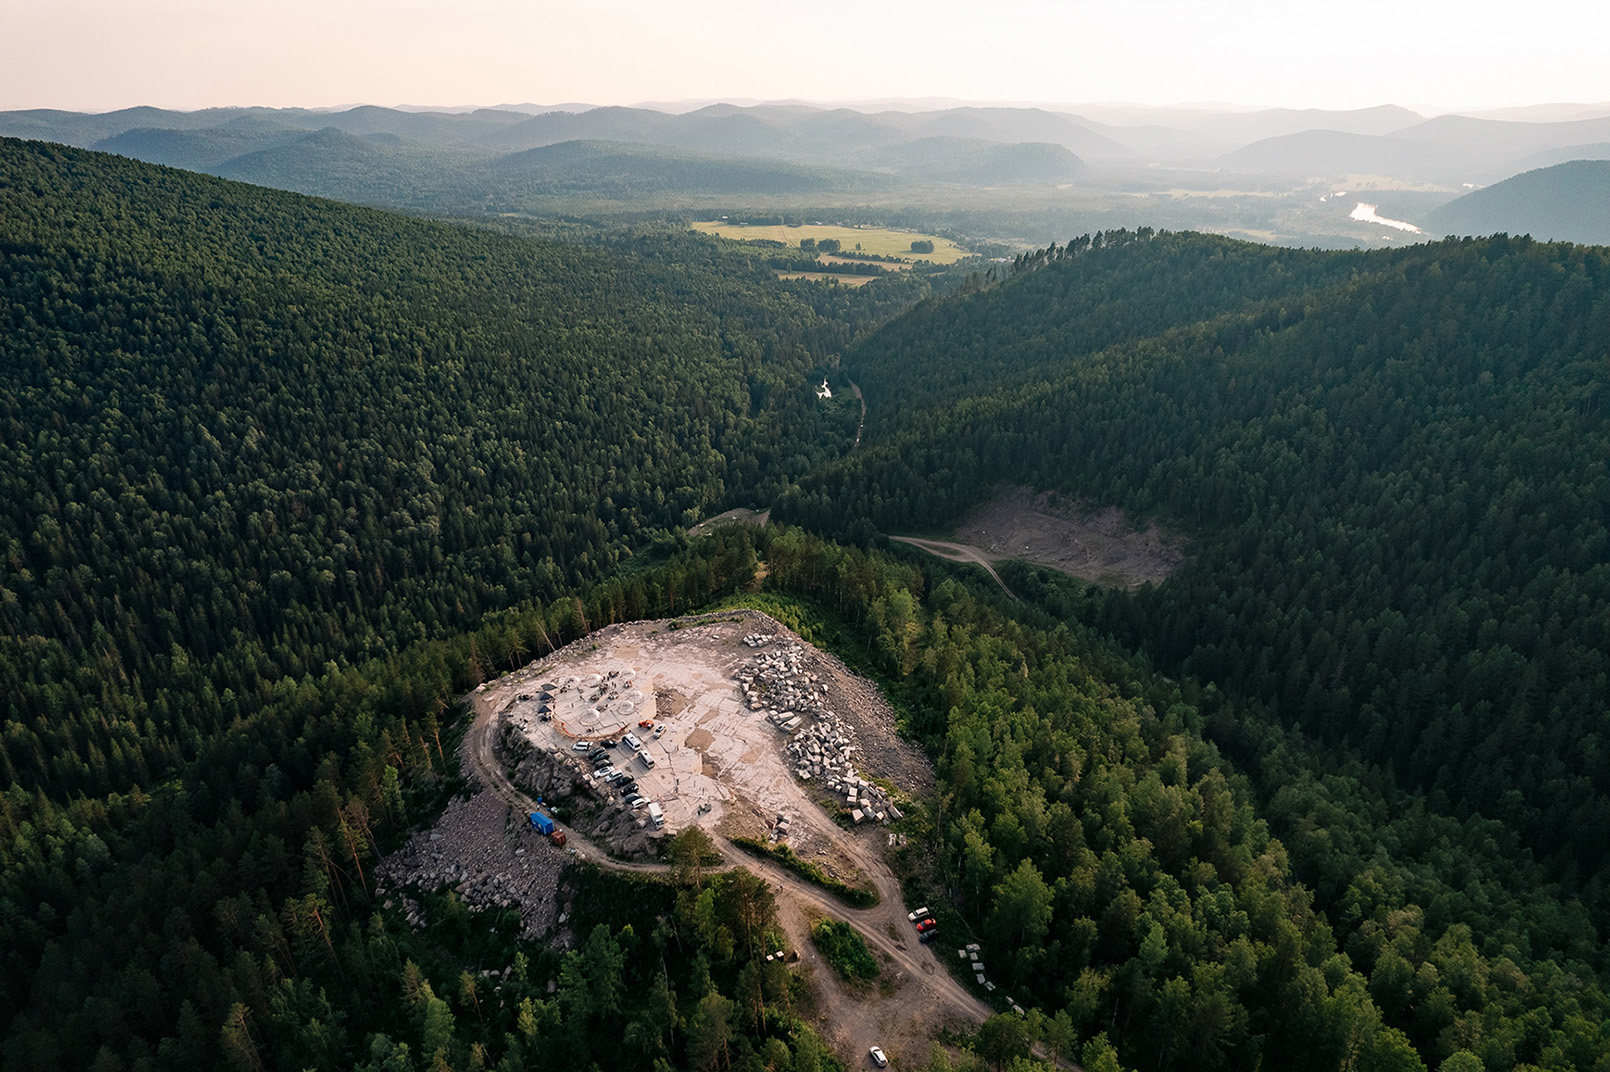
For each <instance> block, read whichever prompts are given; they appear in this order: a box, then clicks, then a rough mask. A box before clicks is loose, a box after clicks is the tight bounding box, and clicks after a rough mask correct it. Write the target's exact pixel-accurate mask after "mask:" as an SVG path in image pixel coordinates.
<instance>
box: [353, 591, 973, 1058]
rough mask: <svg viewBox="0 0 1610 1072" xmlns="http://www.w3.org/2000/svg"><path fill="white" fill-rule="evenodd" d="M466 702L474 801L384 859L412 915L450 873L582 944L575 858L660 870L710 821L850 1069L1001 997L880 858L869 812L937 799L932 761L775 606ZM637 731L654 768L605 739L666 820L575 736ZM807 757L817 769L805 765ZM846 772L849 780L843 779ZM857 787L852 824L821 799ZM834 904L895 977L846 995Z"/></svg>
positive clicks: (561, 665)
mask: <svg viewBox="0 0 1610 1072" xmlns="http://www.w3.org/2000/svg"><path fill="white" fill-rule="evenodd" d="M612 672H613V676H611V673H612ZM594 675H596V677H595V676H594ZM544 686H551V687H550V688H545V687H544ZM544 694H546V695H547V696H548V697H549V699H548V700H546V701H544V700H542V699H541V697H542V696H543V695H544ZM469 700H470V703H471V706H472V708H473V710H474V713H475V719H474V723H473V725H472V726H471V728H470V730H469V732H468V733H467V734H466V736H465V739H464V744H463V746H462V758H463V766H464V771H465V774H466V775H467V777H468V779H469V781H470V783H471V786H472V795H471V797H470V799H469V801H467V802H456V803H455V804H454V805H453V806H451V807H449V809H448V812H447V813H445V814H444V815H443V817H442V819H441V820H440V821H439V822H438V824H437V826H436V827H435V828H433V829H432V830H430V831H424V832H421V833H420V834H418V835H416V836H415V837H414V839H413V840H412V841H410V843H409V844H408V846H407V847H405V849H403V850H402V851H400V852H399V853H397V854H394V856H393V857H391V858H388V859H387V860H386V861H385V862H384V863H383V864H382V865H381V867H382V870H383V872H384V874H385V881H386V884H387V887H388V889H391V890H395V891H397V893H398V895H399V896H401V897H403V898H404V905H405V907H406V908H407V909H409V911H410V915H411V916H412V915H414V914H415V910H414V905H413V903H412V898H410V897H408V894H407V892H406V891H408V890H410V889H418V888H439V887H440V886H442V885H444V884H445V885H451V886H454V887H455V888H457V889H459V890H460V894H461V896H463V897H464V899H465V900H466V901H469V902H470V903H471V904H472V905H486V904H499V905H511V904H512V905H517V906H519V907H520V908H521V910H522V916H523V917H524V918H525V920H526V926H525V932H526V933H527V934H540V933H546V934H547V935H548V940H549V941H551V942H554V943H555V944H557V945H560V946H561V947H562V946H565V945H569V944H571V943H572V942H573V941H574V936H573V935H570V934H569V933H568V932H566V930H565V928H564V926H563V922H562V917H561V916H560V913H561V912H563V911H564V910H565V908H566V907H567V906H565V905H564V904H563V903H561V900H562V897H561V896H560V895H559V893H558V891H559V890H560V888H561V877H562V872H563V870H564V869H565V868H566V867H568V866H570V865H571V864H572V863H573V861H574V860H576V859H579V860H583V861H586V862H588V863H595V864H597V865H599V866H603V867H608V868H613V869H618V870H628V871H636V872H641V873H652V874H663V873H664V872H665V871H666V867H665V865H663V864H661V863H660V862H658V860H656V859H653V858H652V857H648V856H646V855H644V851H645V850H646V849H651V848H652V846H653V843H654V842H655V841H656V840H658V839H659V838H662V837H664V836H666V835H668V834H670V833H674V832H675V831H676V830H678V829H680V828H682V827H683V826H686V825H690V824H697V825H699V826H701V827H703V828H704V829H705V831H706V832H707V833H709V834H710V835H711V837H712V838H713V840H714V841H715V843H716V845H717V846H718V847H719V848H720V849H721V851H722V853H723V855H724V857H725V863H724V864H723V866H724V867H731V866H743V867H746V868H748V869H749V870H750V871H752V872H754V873H755V874H758V875H760V876H762V877H764V878H765V879H766V880H767V881H769V882H770V883H771V884H772V887H773V890H774V892H775V894H776V896H777V906H778V918H779V921H780V923H781V925H782V927H783V929H784V930H785V932H786V933H787V934H788V936H789V942H790V947H791V948H792V949H794V950H797V951H798V953H799V956H800V965H799V967H800V970H801V971H802V972H803V973H804V974H805V975H806V976H807V977H808V978H809V979H810V980H811V981H812V983H813V985H814V987H815V989H816V991H817V994H818V997H819V1012H820V1016H819V1025H818V1026H819V1029H820V1031H821V1033H822V1036H823V1038H824V1039H826V1040H827V1041H828V1042H829V1044H830V1045H832V1046H833V1048H834V1049H835V1050H836V1051H837V1052H838V1054H839V1055H840V1057H842V1058H843V1059H844V1060H845V1061H846V1062H847V1063H848V1064H849V1066H850V1067H852V1068H860V1067H863V1066H868V1061H867V1056H866V1055H867V1047H868V1046H870V1045H872V1044H873V1043H877V1044H878V1045H881V1046H882V1047H883V1048H884V1049H885V1050H886V1051H888V1053H889V1055H890V1056H891V1057H892V1058H894V1059H895V1060H896V1061H897V1063H899V1064H906V1065H911V1064H916V1063H920V1062H921V1061H923V1060H925V1059H926V1057H927V1053H928V1040H929V1038H930V1037H931V1034H932V1032H933V1031H935V1030H936V1029H938V1028H941V1027H943V1026H945V1025H946V1024H952V1023H953V1024H955V1025H956V1026H958V1027H960V1026H965V1025H970V1024H976V1023H978V1022H980V1021H982V1020H983V1019H984V1018H985V1017H986V1016H988V1015H989V1014H990V1012H991V1011H992V1010H991V1009H990V1007H989V1006H988V1005H987V1004H986V1003H985V1002H983V1001H981V1000H979V999H978V998H977V997H975V996H974V995H973V994H972V993H971V992H970V991H969V990H968V989H967V987H965V986H963V985H962V984H960V983H959V982H957V981H956V979H954V978H953V977H952V976H951V975H950V974H949V973H948V971H947V970H946V965H945V964H943V963H941V957H942V956H945V955H947V954H948V955H949V956H950V957H954V956H955V955H956V948H955V947H956V946H957V945H958V944H960V942H961V941H962V939H961V938H960V936H945V937H941V938H940V939H939V940H938V941H936V942H934V943H933V944H932V945H931V946H925V945H922V944H920V943H918V942H917V940H916V939H917V935H916V933H915V931H914V930H913V928H912V925H911V923H910V922H909V921H908V920H907V919H906V911H907V910H906V907H905V906H904V904H903V902H902V900H901V896H900V887H899V882H898V880H897V879H896V878H895V875H894V873H893V872H892V871H891V870H890V868H889V865H888V863H887V862H886V860H885V857H884V852H885V849H886V847H887V845H888V844H889V841H890V839H891V837H893V836H894V835H893V834H892V833H891V832H890V831H889V830H888V829H886V828H885V827H884V826H883V825H880V824H879V822H878V821H877V820H876V818H875V815H876V814H878V813H882V814H884V817H885V818H886V819H893V818H894V817H895V816H897V815H898V813H899V808H898V807H897V806H896V805H897V804H898V805H905V804H907V803H909V800H910V799H911V798H919V797H925V796H928V795H930V794H931V793H932V791H933V772H932V770H931V768H930V767H929V765H928V763H927V760H926V758H925V757H924V756H923V755H922V753H921V752H920V751H918V750H917V749H916V748H914V747H913V746H911V745H910V744H908V743H907V742H905V741H903V740H901V739H900V738H899V737H898V734H897V731H896V726H895V722H894V717H893V713H892V712H891V711H890V709H889V708H888V706H887V704H886V703H885V702H884V701H883V699H882V697H881V695H880V694H879V693H878V691H877V689H876V687H875V686H873V685H872V684H870V683H869V682H866V681H864V680H862V679H860V678H858V677H856V676H855V675H853V674H851V673H850V672H849V671H848V670H847V668H845V667H844V665H843V664H842V663H841V662H839V660H838V659H836V658H834V657H833V656H831V655H828V654H827V653H825V652H821V651H818V650H816V649H815V648H813V647H811V646H810V645H808V644H805V642H804V641H803V640H801V639H800V638H799V637H798V636H797V635H795V634H794V633H792V632H790V631H789V630H788V629H787V628H785V627H784V626H782V625H781V624H780V623H778V622H777V621H775V620H774V619H772V618H770V617H768V616H766V615H763V614H760V613H758V612H755V611H731V612H720V613H718V614H715V615H711V616H707V617H700V618H694V619H682V620H678V621H677V622H676V623H674V627H673V623H672V622H670V621H659V622H636V623H631V624H627V625H616V626H610V627H609V628H607V629H603V630H600V631H599V632H597V633H593V634H591V635H590V636H588V637H585V638H584V639H582V640H580V641H577V642H576V643H574V644H572V645H570V646H569V647H567V648H564V649H562V650H560V651H558V652H555V653H553V654H552V655H550V656H548V657H546V658H544V659H542V660H539V661H537V662H535V663H532V664H531V665H530V666H528V667H526V668H525V669H523V670H520V671H517V672H516V673H514V674H510V675H508V676H506V677H503V678H500V679H498V680H497V681H494V682H489V683H487V684H486V685H483V686H481V687H480V688H478V689H477V690H476V691H475V692H474V693H472V694H471V695H470V697H469ZM626 705H630V706H629V707H628V706H626ZM784 705H786V706H784ZM543 707H545V708H546V710H545V711H542V710H540V708H543ZM778 708H782V710H778ZM783 711H789V712H798V713H799V714H800V715H801V720H800V722H799V723H798V724H796V725H795V726H794V727H793V729H792V730H790V729H785V728H780V727H779V726H778V725H777V721H778V720H777V719H776V718H774V717H772V716H776V715H780V714H782V712H783ZM543 714H546V715H547V716H548V717H547V718H546V719H543V718H542V715H543ZM639 722H650V723H652V726H648V727H639V726H638V723H639ZM662 727H663V728H662ZM626 729H630V730H631V731H632V732H633V733H634V734H636V733H639V732H641V733H642V738H641V739H642V740H643V742H644V747H643V749H642V751H643V752H644V753H646V754H648V755H651V756H653V757H654V759H655V765H654V766H653V767H652V768H648V767H645V766H644V765H643V764H642V762H641V761H640V760H637V759H636V757H635V754H634V753H631V752H630V751H629V750H628V749H627V748H626V746H625V745H624V744H623V745H620V746H617V747H616V748H614V749H612V750H611V751H612V752H613V754H614V759H615V761H616V764H617V766H619V767H620V769H623V770H627V771H629V772H630V774H631V776H632V777H634V778H635V779H636V780H637V782H638V786H639V788H638V792H640V793H642V794H643V795H645V796H647V797H649V798H650V799H653V800H655V801H656V802H657V803H659V804H660V806H661V807H662V808H663V809H664V812H665V827H664V829H663V830H657V829H655V828H654V827H653V825H652V824H651V823H649V822H648V821H647V820H646V818H644V814H645V812H646V809H639V810H633V809H632V808H630V807H628V806H627V805H626V804H625V803H624V801H623V800H622V799H621V795H620V794H619V793H617V792H615V791H614V789H613V787H612V786H610V785H608V784H606V783H604V782H603V781H602V779H599V778H598V777H597V776H596V775H595V774H594V773H593V768H592V765H591V763H589V762H588V760H587V757H586V755H585V754H584V753H580V752H576V751H575V750H574V748H575V744H576V742H578V741H581V740H586V741H589V742H594V741H596V740H597V739H598V738H600V737H618V736H619V735H620V733H621V732H622V731H623V730H626ZM656 729H658V730H659V733H658V735H656V733H655V730H656ZM839 741H843V742H844V743H843V744H839V743H837V742H839ZM852 768H853V769H852ZM802 771H804V772H807V773H811V777H810V778H809V779H804V778H801V777H800V773H801V772H802ZM863 783H865V784H863ZM834 784H836V785H837V786H838V789H836V790H832V789H830V788H829V786H830V785H834ZM538 786H540V787H542V790H543V791H545V795H547V796H548V797H549V799H560V800H564V801H565V802H566V803H567V806H568V809H569V815H570V818H571V819H572V822H571V823H561V824H559V828H560V829H561V830H562V831H563V832H564V833H565V834H566V835H567V837H568V840H569V845H568V846H567V847H566V848H564V849H561V848H556V847H554V846H553V845H551V844H550V843H549V842H548V841H547V839H545V838H539V837H538V836H537V835H536V834H535V833H534V832H533V831H532V830H531V828H530V825H529V824H528V823H525V822H524V817H525V814H526V813H527V812H529V811H531V810H534V809H535V808H536V806H537V803H536V799H535V798H536V796H537V795H538V791H539V790H538V788H537V787H538ZM852 791H853V792H855V793H856V794H857V795H858V803H859V804H863V805H866V807H867V808H868V810H867V811H866V812H865V813H864V818H865V821H864V822H863V823H862V824H860V825H852V826H851V827H850V828H848V829H846V828H844V827H841V826H839V825H837V824H836V823H835V822H834V821H833V819H832V816H831V815H830V813H829V811H827V810H824V805H827V806H828V807H829V808H831V810H832V812H833V813H838V812H840V811H847V810H848V809H849V807H850V806H851V805H848V804H847V803H846V802H845V794H847V793H850V792H852ZM868 801H870V802H871V803H870V804H868V803H867V802H868ZM779 817H783V818H786V819H787V824H786V826H784V825H782V824H780V823H779ZM739 834H742V835H745V836H749V837H754V838H757V839H758V840H761V841H766V840H768V839H771V838H773V837H777V838H778V840H780V841H781V842H782V843H784V844H787V845H789V846H790V847H791V848H792V849H793V850H794V852H795V853H796V854H798V855H799V856H800V857H802V858H804V859H806V860H808V861H811V862H814V863H816V864H818V865H819V866H822V867H823V868H824V869H826V870H830V871H831V872H833V873H835V874H836V875H838V876H839V877H841V878H842V879H843V880H844V881H847V882H850V883H852V884H856V885H867V886H871V887H874V888H875V889H876V890H877V891H878V894H879V896H880V898H881V899H880V902H879V903H878V904H877V905H876V906H874V907H872V908H868V909H855V908H849V907H847V906H846V905H844V904H843V903H842V902H840V901H839V900H837V899H836V898H834V897H833V896H832V895H831V894H828V893H826V892H824V891H823V890H822V889H820V888H819V887H817V886H814V885H812V884H810V883H808V882H806V881H804V880H803V879H800V878H799V877H797V876H795V875H794V874H792V873H791V872H789V871H786V870H784V869H783V868H782V867H780V866H778V865H776V864H775V863H772V862H771V861H767V860H761V859H757V858H755V857H752V856H749V855H747V854H744V853H742V852H740V851H739V850H738V849H737V848H736V847H735V846H733V845H732V844H731V842H730V841H729V840H728V838H729V837H731V836H736V835H739ZM632 855H635V856H637V858H636V859H623V858H621V856H632ZM821 916H826V917H830V918H834V919H841V920H845V921H847V922H849V923H851V924H852V925H854V926H855V927H856V929H857V930H859V931H860V932H861V934H862V936H863V938H864V939H865V940H866V942H867V945H868V946H869V947H870V948H871V949H872V951H873V954H874V955H875V956H876V957H877V958H878V960H879V962H880V964H881V966H882V969H883V975H882V977H881V978H880V979H879V980H878V981H877V982H876V983H875V984H874V987H873V988H872V990H871V991H870V992H861V993H852V992H850V991H849V990H847V989H846V988H845V987H843V986H842V985H841V984H840V983H839V981H838V979H837V977H836V976H834V974H833V972H832V969H831V968H830V967H828V965H827V964H826V962H824V961H821V960H820V959H819V958H818V957H817V954H816V952H815V949H814V947H813V946H812V945H811V942H810V937H809V929H810V921H811V919H812V918H815V917H821Z"/></svg>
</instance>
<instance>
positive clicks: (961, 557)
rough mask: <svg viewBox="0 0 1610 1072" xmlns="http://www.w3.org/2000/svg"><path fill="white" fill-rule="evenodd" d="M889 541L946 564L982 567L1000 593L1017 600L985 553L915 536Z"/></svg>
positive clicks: (965, 546)
mask: <svg viewBox="0 0 1610 1072" xmlns="http://www.w3.org/2000/svg"><path fill="white" fill-rule="evenodd" d="M889 539H891V540H893V541H895V542H896V543H908V544H910V545H911V546H913V547H916V548H918V549H920V550H923V551H927V552H928V553H929V554H931V555H936V556H938V557H939V558H942V559H944V560H945V561H947V562H971V563H973V564H975V565H979V566H983V567H984V572H986V573H988V574H989V575H990V576H991V577H992V578H994V580H995V583H996V584H998V585H1000V586H1001V591H1003V592H1005V593H1006V594H1007V595H1009V596H1011V597H1012V598H1013V599H1016V598H1017V593H1016V592H1014V591H1012V590H1011V589H1010V588H1008V587H1006V582H1005V581H1003V580H1001V575H1000V574H999V573H996V572H995V567H994V566H993V565H991V564H990V561H991V560H990V559H989V558H988V557H986V554H985V552H983V551H980V550H979V549H978V548H976V547H972V546H970V545H968V544H965V543H951V542H949V541H948V540H922V539H918V538H917V537H915V536H890V537H889ZM996 560H997V561H998V560H999V556H997V559H996Z"/></svg>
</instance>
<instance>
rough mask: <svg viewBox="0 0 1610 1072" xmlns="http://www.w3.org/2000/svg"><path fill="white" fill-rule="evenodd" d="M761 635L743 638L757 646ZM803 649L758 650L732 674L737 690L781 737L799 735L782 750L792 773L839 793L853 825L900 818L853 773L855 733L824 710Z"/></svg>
mask: <svg viewBox="0 0 1610 1072" xmlns="http://www.w3.org/2000/svg"><path fill="white" fill-rule="evenodd" d="M765 639H769V638H765V637H763V636H762V635H761V634H750V635H749V636H746V637H744V643H745V644H749V646H750V647H752V648H753V647H761V646H762V643H750V641H751V640H757V641H762V642H763V641H764V640H765ZM809 665H810V664H809V662H808V657H807V655H806V653H805V649H804V648H803V647H802V646H801V645H799V644H789V645H787V646H785V647H781V648H778V649H777V650H775V651H770V652H761V653H760V654H758V655H756V656H755V657H754V658H753V659H750V660H749V662H748V663H747V664H746V665H745V666H743V667H742V668H740V669H739V670H738V672H737V674H736V675H735V679H736V681H737V683H738V690H739V691H740V692H741V693H742V694H743V697H744V702H745V703H747V704H748V706H749V709H750V710H751V711H758V712H760V713H762V714H763V715H764V716H765V717H766V718H767V719H768V720H769V721H770V722H771V723H772V724H773V725H774V726H776V727H777V728H778V729H779V730H781V731H782V732H784V733H790V734H797V736H795V737H794V739H793V740H791V741H789V742H788V747H787V749H786V751H787V754H788V759H789V762H791V763H792V764H793V767H794V775H795V777H797V778H799V779H800V780H801V781H807V782H808V781H811V780H812V779H815V778H821V779H822V784H823V785H824V786H825V787H826V788H827V790H828V791H829V792H831V793H835V794H841V795H842V796H843V797H844V801H845V803H846V804H847V805H848V806H849V808H850V817H851V818H853V819H854V820H855V821H856V822H858V823H859V822H864V821H867V820H872V821H874V822H880V823H886V822H890V821H892V820H895V819H898V818H900V810H899V809H898V808H896V807H895V806H894V805H893V804H892V803H891V802H890V801H889V798H888V796H887V794H885V793H884V792H883V790H881V789H879V788H878V787H877V786H875V785H871V784H869V783H868V782H867V780H866V779H865V778H862V777H861V776H860V775H859V774H858V773H857V772H856V770H855V765H854V763H853V762H852V761H851V756H852V755H853V754H854V752H855V735H854V731H853V730H852V729H850V728H849V727H848V726H847V725H845V723H844V722H843V720H841V719H840V718H839V717H838V715H836V714H834V713H833V711H832V710H831V709H830V708H829V707H828V706H827V686H826V685H825V684H824V683H823V680H822V678H821V677H820V676H819V675H818V674H816V673H815V672H813V671H812V670H810V669H809Z"/></svg>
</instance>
